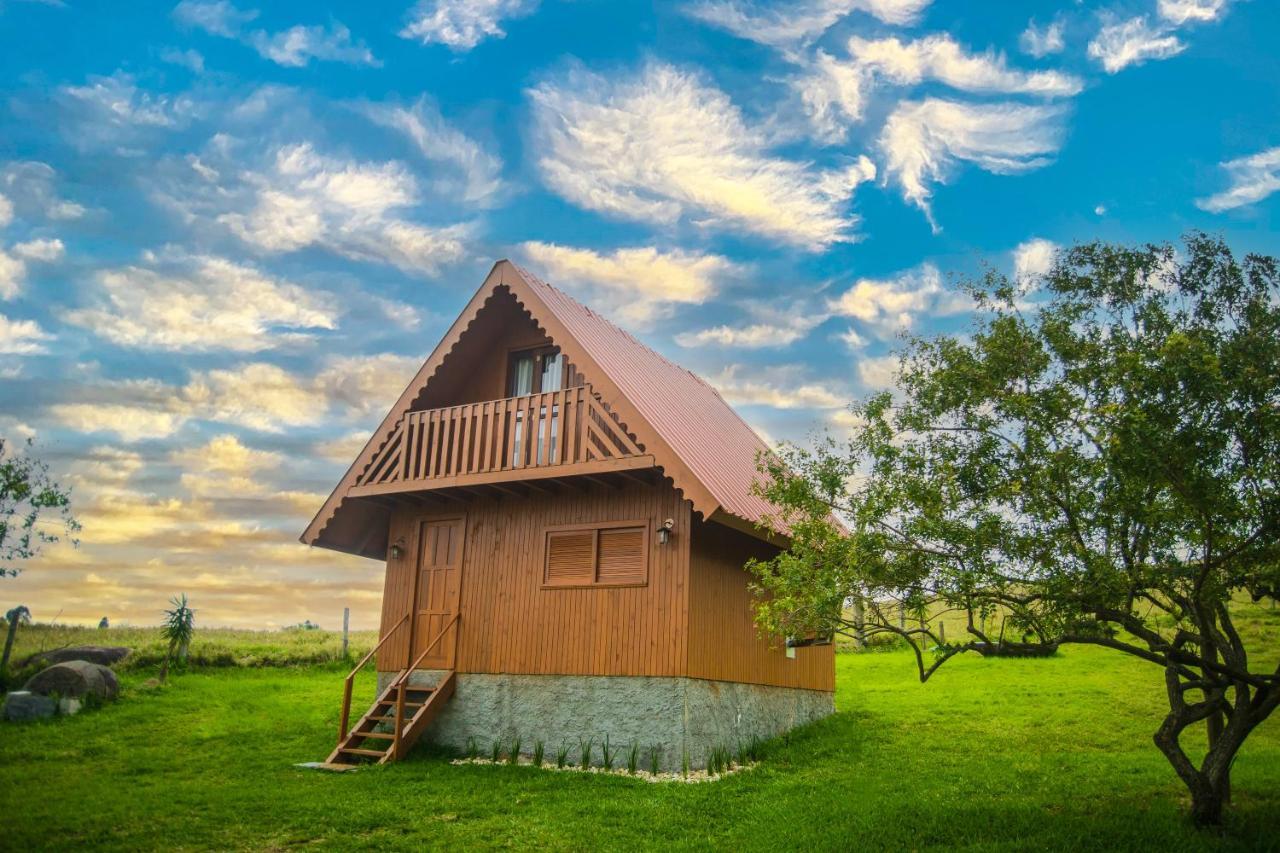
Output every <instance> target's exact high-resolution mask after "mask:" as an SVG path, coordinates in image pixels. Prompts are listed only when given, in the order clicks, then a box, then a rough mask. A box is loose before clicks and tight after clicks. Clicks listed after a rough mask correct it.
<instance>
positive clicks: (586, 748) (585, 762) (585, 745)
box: [578, 738, 595, 770]
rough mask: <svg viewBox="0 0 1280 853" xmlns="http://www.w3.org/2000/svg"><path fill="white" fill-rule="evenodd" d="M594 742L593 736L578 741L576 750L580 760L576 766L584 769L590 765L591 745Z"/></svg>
mask: <svg viewBox="0 0 1280 853" xmlns="http://www.w3.org/2000/svg"><path fill="white" fill-rule="evenodd" d="M594 744H595V738H587V739H586V740H585V741H583V740H580V741H579V742H578V752H579V757H580V759H581V760H580V761H579V763H578V766H579V767H581V768H582V769H583V770H586V769H587V768H589V767H590V766H591V747H592V746H593V745H594Z"/></svg>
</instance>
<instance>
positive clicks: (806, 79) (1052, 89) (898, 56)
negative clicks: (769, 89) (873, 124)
mask: <svg viewBox="0 0 1280 853" xmlns="http://www.w3.org/2000/svg"><path fill="white" fill-rule="evenodd" d="M848 53H849V60H848V62H840V61H838V60H836V59H833V58H832V57H831V56H829V55H827V54H826V53H823V52H821V51H819V52H818V54H817V56H816V58H815V61H814V64H813V66H812V68H811V70H810V71H809V72H808V73H807V74H805V75H803V76H801V77H800V78H798V79H797V80H795V81H793V83H792V85H793V87H795V88H796V89H797V90H798V91H799V92H800V93H801V97H802V99H803V101H804V103H805V106H806V109H807V110H808V111H809V113H810V115H811V118H812V120H813V121H814V124H815V127H816V128H817V129H818V131H819V133H820V134H821V135H822V137H823V138H824V139H827V140H829V141H834V140H838V139H840V138H843V133H844V130H843V128H842V127H840V125H839V123H838V121H837V119H838V116H837V113H839V114H842V115H843V118H844V119H845V120H847V121H849V122H856V121H859V120H860V119H861V118H862V114H863V109H864V107H865V104H866V101H867V94H868V92H869V91H870V89H871V87H872V86H873V85H874V83H875V81H876V80H877V79H881V80H885V81H887V82H889V83H891V84H894V85H898V86H910V85H916V84H919V83H922V82H925V81H937V82H939V83H942V84H944V85H946V86H950V87H951V88H953V89H958V90H960V91H963V92H979V93H992V92H999V93H1004V94H1016V95H1035V96H1039V97H1045V98H1057V97H1069V96H1072V95H1075V94H1078V93H1079V92H1080V90H1081V88H1082V87H1083V84H1082V83H1081V81H1080V79H1079V78H1078V77H1075V76H1073V75H1071V74H1066V73H1063V72H1060V71H1019V70H1016V69H1011V68H1009V67H1008V65H1007V63H1006V60H1005V56H1004V54H1002V53H998V52H996V51H995V50H987V51H985V52H983V53H972V52H969V51H967V50H965V48H964V47H962V46H961V45H960V44H959V43H957V42H956V41H955V40H954V39H953V38H952V37H951V36H950V35H948V34H946V33H942V34H939V35H931V36H926V37H924V38H920V39H916V40H914V41H907V42H903V41H901V40H900V39H898V38H896V37H888V38H881V39H864V38H860V37H857V36H855V37H853V38H851V39H849V42H848Z"/></svg>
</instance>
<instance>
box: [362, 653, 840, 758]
mask: <svg viewBox="0 0 1280 853" xmlns="http://www.w3.org/2000/svg"><path fill="white" fill-rule="evenodd" d="M440 676H441V673H440V672H438V671H430V670H419V671H416V672H414V674H413V676H412V679H411V683H413V684H419V685H430V684H434V683H435V682H436V681H438V680H439V678H440ZM393 677H394V673H379V674H378V682H379V685H378V686H379V689H380V690H381V689H382V688H383V687H385V686H386V684H387V683H389V681H390V679H391V678H393ZM457 678H458V681H457V689H456V691H455V693H454V695H453V698H452V699H451V700H450V701H449V703H448V704H447V705H446V706H445V708H444V711H443V712H442V713H441V715H440V716H439V717H438V718H437V719H436V720H435V722H433V723H432V725H431V728H430V729H429V730H428V731H427V733H426V736H425V738H426V739H427V740H430V741H432V742H434V743H437V744H441V745H444V746H449V747H452V748H454V749H458V750H463V749H466V746H467V741H468V739H469V738H475V741H476V744H477V745H478V746H479V749H480V752H481V754H487V753H488V751H489V749H490V748H491V746H492V744H493V742H494V740H499V741H501V743H502V744H503V749H504V751H505V750H506V749H507V748H509V746H510V744H511V743H512V742H513V741H514V740H515V738H516V737H519V738H520V745H521V751H522V752H524V753H532V751H533V745H534V743H535V742H536V741H538V740H541V741H542V742H543V744H544V745H545V748H546V755H547V756H548V758H551V757H553V756H554V755H555V753H556V751H557V750H558V749H559V748H560V747H561V745H565V746H568V747H569V753H570V755H571V756H576V755H578V753H579V743H580V742H581V741H585V740H586V739H588V738H592V739H593V740H594V742H595V747H594V749H593V753H594V755H595V756H596V761H597V762H598V761H599V758H600V744H601V743H602V742H603V740H604V737H605V735H606V734H607V735H608V736H609V742H610V744H611V746H613V747H614V748H616V749H617V750H618V755H619V760H618V764H621V763H622V762H623V761H624V760H625V757H624V756H625V754H626V752H627V750H628V749H629V748H630V746H631V744H633V743H635V744H638V745H639V747H640V753H641V756H642V761H643V762H644V763H645V764H646V765H647V764H648V754H649V749H650V748H651V747H658V749H659V750H660V753H661V760H660V763H661V765H662V767H663V769H666V770H678V769H679V768H680V766H681V764H682V762H683V760H684V757H685V756H686V755H687V756H688V761H689V766H690V767H694V768H701V767H703V766H705V765H706V761H707V754H708V752H709V751H710V750H711V749H713V748H715V747H718V746H723V747H727V748H728V749H730V750H734V749H736V747H737V745H738V744H739V743H741V744H746V743H749V742H750V741H751V739H752V738H753V737H756V738H759V739H761V740H765V739H768V738H771V737H774V736H775V735H779V734H781V733H783V732H785V731H787V730H788V729H792V728H795V727H796V726H800V725H804V724H805V723H808V722H812V721H814V720H818V719H821V718H823V717H825V716H827V715H828V714H830V713H832V711H833V710H834V706H833V694H831V693H827V692H824V691H819V690H802V689H798V688H792V687H770V686H765V685H760V684H741V683H737V682H727V681H706V680H703V679H698V678H680V677H653V676H634V677H620V676H582V675H492V674H483V673H460V674H459V675H458V677H457ZM574 760H575V761H576V758H575V759H574Z"/></svg>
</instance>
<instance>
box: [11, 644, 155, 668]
mask: <svg viewBox="0 0 1280 853" xmlns="http://www.w3.org/2000/svg"><path fill="white" fill-rule="evenodd" d="M130 651H131V650H130V649H128V648H126V647H125V646H72V647H70V648H66V649H50V650H49V651H47V652H37V653H36V654H34V655H32V656H31V657H29V658H27V659H26V660H24V661H23V662H22V663H21V664H20V666H22V667H24V668H25V667H28V666H31V665H32V664H35V665H36V666H49V665H50V664H55V663H65V662H66V661H69V660H87V661H88V662H89V663H100V664H102V665H103V666H111V665H112V664H114V663H119V662H120V661H122V660H124V659H125V658H127V657H128V656H129V652H130Z"/></svg>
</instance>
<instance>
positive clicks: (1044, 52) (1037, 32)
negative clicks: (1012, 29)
mask: <svg viewBox="0 0 1280 853" xmlns="http://www.w3.org/2000/svg"><path fill="white" fill-rule="evenodd" d="M1018 46H1019V47H1020V48H1022V52H1023V53H1025V54H1027V55H1028V56H1034V57H1035V58H1036V59H1043V58H1044V57H1046V56H1049V55H1051V54H1054V53H1062V51H1063V50H1065V49H1066V47H1067V40H1066V38H1065V37H1064V36H1063V24H1062V21H1061V20H1055V21H1053V22H1051V23H1050V24H1048V25H1047V26H1044V27H1042V26H1040V25H1039V24H1037V23H1036V22H1035V20H1034V19H1033V20H1030V21H1028V22H1027V28H1026V29H1025V30H1023V31H1022V35H1020V36H1019V37H1018Z"/></svg>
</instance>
